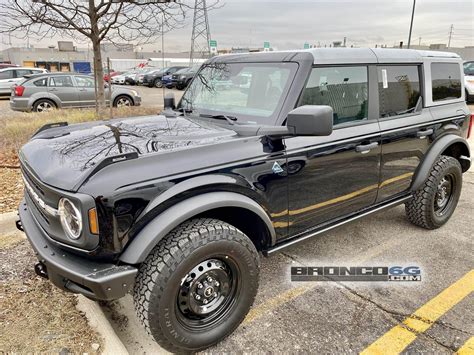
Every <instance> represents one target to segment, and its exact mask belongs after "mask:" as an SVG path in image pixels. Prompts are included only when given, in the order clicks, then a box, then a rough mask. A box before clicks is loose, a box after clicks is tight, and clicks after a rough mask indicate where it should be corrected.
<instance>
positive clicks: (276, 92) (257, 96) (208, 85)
mask: <svg viewBox="0 0 474 355" xmlns="http://www.w3.org/2000/svg"><path fill="white" fill-rule="evenodd" d="M297 67H298V65H297V64H296V63H211V64H208V65H205V66H204V67H203V69H202V70H201V71H200V72H199V73H198V74H197V75H196V77H195V79H194V80H193V81H192V83H191V85H190V86H189V88H188V90H186V92H185V94H184V95H183V97H182V99H181V101H180V107H181V108H183V109H185V110H186V111H193V112H195V111H197V114H203V115H230V116H233V117H236V118H237V120H238V121H239V122H243V123H255V124H257V123H258V124H272V123H274V122H275V120H276V118H277V115H278V112H279V109H280V108H281V106H282V104H283V100H284V98H285V97H286V92H287V91H288V88H289V86H290V83H291V79H292V78H293V76H294V74H295V72H296V69H297Z"/></svg>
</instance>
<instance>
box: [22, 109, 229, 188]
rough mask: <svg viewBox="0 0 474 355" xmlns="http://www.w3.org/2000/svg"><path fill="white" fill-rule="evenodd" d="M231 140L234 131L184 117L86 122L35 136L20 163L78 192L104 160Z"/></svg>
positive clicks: (43, 178) (45, 179)
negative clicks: (82, 183) (118, 156)
mask: <svg viewBox="0 0 474 355" xmlns="http://www.w3.org/2000/svg"><path fill="white" fill-rule="evenodd" d="M235 136H236V133H235V132H234V131H231V130H227V129H225V128H221V127H219V126H215V125H212V124H210V123H208V122H206V121H202V120H192V119H188V118H184V117H177V118H175V117H173V118H166V117H165V116H162V115H160V116H145V117H137V118H128V119H121V120H111V121H100V122H90V123H84V124H77V125H71V126H66V127H59V128H53V129H49V130H46V131H43V132H41V133H39V134H37V135H36V136H34V137H33V139H32V140H30V141H29V142H28V143H27V144H25V145H24V146H23V147H22V149H21V151H20V160H21V162H22V164H23V165H26V166H27V167H28V168H29V169H30V170H32V172H33V173H34V174H35V175H36V176H37V177H38V178H39V179H40V180H41V181H43V182H44V183H46V184H48V185H51V186H54V187H57V188H60V189H64V190H77V189H78V188H79V186H80V184H81V182H84V181H85V180H86V179H87V177H88V176H89V175H90V174H91V173H92V172H93V171H94V170H96V169H97V166H99V165H100V164H101V162H103V161H104V159H106V158H108V157H113V156H117V155H124V154H125V155H129V156H133V157H138V158H140V157H141V156H145V155H149V154H159V153H163V152H169V151H175V150H182V149H190V148H192V147H196V146H202V145H208V144H213V143H216V142H219V141H223V140H229V139H232V138H233V137H235ZM127 153H128V154H127ZM102 164H103V163H102ZM116 164H120V163H116Z"/></svg>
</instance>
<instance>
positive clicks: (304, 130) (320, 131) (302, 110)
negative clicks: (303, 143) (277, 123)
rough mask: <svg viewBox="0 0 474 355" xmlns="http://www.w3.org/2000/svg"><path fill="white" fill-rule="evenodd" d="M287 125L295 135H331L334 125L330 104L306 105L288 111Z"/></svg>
mask: <svg viewBox="0 0 474 355" xmlns="http://www.w3.org/2000/svg"><path fill="white" fill-rule="evenodd" d="M286 126H287V127H288V130H289V131H290V132H291V134H292V135H295V136H329V135H330V134H331V133H332V127H333V110H332V107H330V106H324V105H305V106H300V107H297V108H295V109H294V110H293V111H291V112H290V113H288V117H287V119H286Z"/></svg>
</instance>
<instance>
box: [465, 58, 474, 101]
mask: <svg viewBox="0 0 474 355" xmlns="http://www.w3.org/2000/svg"><path fill="white" fill-rule="evenodd" d="M464 87H465V88H466V101H467V102H474V61H472V62H465V63H464Z"/></svg>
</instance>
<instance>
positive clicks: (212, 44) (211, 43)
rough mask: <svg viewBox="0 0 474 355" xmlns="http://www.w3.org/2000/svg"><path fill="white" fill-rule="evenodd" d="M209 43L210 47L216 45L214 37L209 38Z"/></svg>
mask: <svg viewBox="0 0 474 355" xmlns="http://www.w3.org/2000/svg"><path fill="white" fill-rule="evenodd" d="M209 45H210V46H211V47H217V41H216V40H215V39H211V40H210V41H209Z"/></svg>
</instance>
